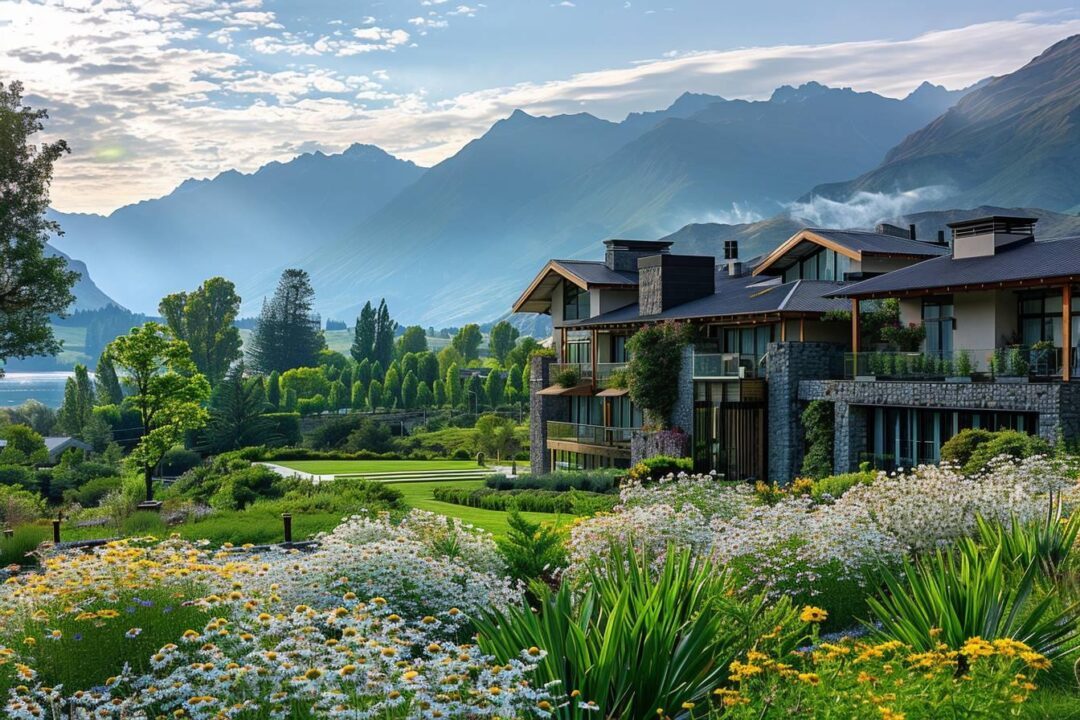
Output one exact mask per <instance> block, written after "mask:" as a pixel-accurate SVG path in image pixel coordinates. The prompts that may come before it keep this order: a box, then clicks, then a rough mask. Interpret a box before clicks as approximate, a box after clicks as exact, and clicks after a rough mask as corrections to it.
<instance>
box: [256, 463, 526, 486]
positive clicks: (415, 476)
mask: <svg viewBox="0 0 1080 720" xmlns="http://www.w3.org/2000/svg"><path fill="white" fill-rule="evenodd" d="M257 464H258V465H262V466H263V467H266V468H269V469H271V470H273V471H274V472H276V473H277V474H278V475H281V476H282V477H287V478H298V479H300V480H307V481H308V482H311V483H313V484H315V485H318V484H319V483H323V482H333V481H334V479H335V478H336V477H337V476H338V475H344V476H350V477H355V476H357V475H360V476H363V477H368V478H369V479H371V480H378V481H381V482H395V481H397V482H403V481H422V480H428V481H436V480H455V479H460V480H464V479H474V478H476V477H478V476H484V475H489V474H493V473H499V474H502V475H510V470H511V468H510V466H508V465H507V466H501V465H491V466H488V467H486V468H477V469H476V470H414V471H403V472H378V473H338V475H316V474H314V473H309V472H304V471H303V470H297V469H295V468H291V467H285V466H284V465H278V464H277V463H272V462H260V463H257ZM520 470H521V468H520V467H519V468H518V471H519V472H520Z"/></svg>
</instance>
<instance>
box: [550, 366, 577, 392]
mask: <svg viewBox="0 0 1080 720" xmlns="http://www.w3.org/2000/svg"><path fill="white" fill-rule="evenodd" d="M552 380H553V381H554V383H555V384H556V385H558V386H559V387H561V388H567V389H569V388H572V387H577V386H578V385H580V384H581V370H579V369H578V368H577V367H575V366H573V365H570V366H567V367H564V368H563V369H562V370H560V371H559V372H557V373H555V377H554V378H552Z"/></svg>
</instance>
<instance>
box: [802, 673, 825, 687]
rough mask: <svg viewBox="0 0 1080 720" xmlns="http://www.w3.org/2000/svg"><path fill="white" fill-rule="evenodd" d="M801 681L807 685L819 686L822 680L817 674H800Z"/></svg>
mask: <svg viewBox="0 0 1080 720" xmlns="http://www.w3.org/2000/svg"><path fill="white" fill-rule="evenodd" d="M799 680H801V681H803V682H804V683H806V684H807V685H817V684H818V683H819V682H821V678H820V677H818V674H817V673H799Z"/></svg>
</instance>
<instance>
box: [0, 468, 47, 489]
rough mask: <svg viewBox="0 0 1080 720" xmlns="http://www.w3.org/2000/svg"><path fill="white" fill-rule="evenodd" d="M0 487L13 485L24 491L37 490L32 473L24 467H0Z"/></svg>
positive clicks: (36, 481)
mask: <svg viewBox="0 0 1080 720" xmlns="http://www.w3.org/2000/svg"><path fill="white" fill-rule="evenodd" d="M0 485H14V486H16V487H21V488H23V489H25V490H37V489H38V487H39V486H38V480H37V476H36V475H35V473H34V471H33V470H32V469H31V468H28V467H26V466H24V465H0Z"/></svg>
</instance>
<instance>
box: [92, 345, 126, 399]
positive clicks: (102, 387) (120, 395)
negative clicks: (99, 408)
mask: <svg viewBox="0 0 1080 720" xmlns="http://www.w3.org/2000/svg"><path fill="white" fill-rule="evenodd" d="M94 384H95V386H96V390H97V404H98V405H119V404H120V403H121V402H123V400H124V390H123V388H121V387H120V378H118V377H117V376H116V365H115V364H114V363H113V361H112V358H111V357H109V356H108V354H106V353H102V354H101V357H99V358H98V362H97V369H96V370H94Z"/></svg>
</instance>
